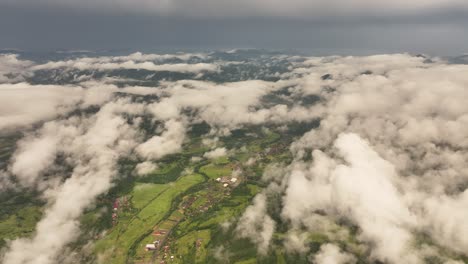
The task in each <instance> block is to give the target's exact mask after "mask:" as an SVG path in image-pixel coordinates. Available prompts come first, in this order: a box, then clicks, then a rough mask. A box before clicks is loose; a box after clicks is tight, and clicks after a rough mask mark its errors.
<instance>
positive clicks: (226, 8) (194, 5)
mask: <svg viewBox="0 0 468 264" xmlns="http://www.w3.org/2000/svg"><path fill="white" fill-rule="evenodd" d="M3 2H4V3H8V4H15V5H48V6H58V7H70V8H71V7H79V8H83V9H92V8H97V9H100V10H107V11H124V12H135V11H137V12H143V13H153V14H161V15H188V16H200V17H201V16H215V17H223V16H234V17H235V16H255V15H257V16H264V15H267V16H282V17H303V18H307V17H310V16H321V17H323V16H325V15H333V16H337V15H358V14H361V15H362V14H365V15H372V16H375V15H377V14H387V15H388V14H421V13H430V12H434V11H437V10H441V9H442V10H444V9H465V10H466V9H467V8H468V5H467V3H466V1H463V0H448V1H439V0H417V1H411V2H408V1H403V0H396V1H378V2H376V1H371V0H351V1H342V0H332V1H324V0H314V1H306V0H293V1H289V2H287V3H286V2H284V1H278V0H254V1H248V0H241V1H236V2H232V1H227V0H221V1H219V0H217V1H216V0H195V1H185V0H163V1H147V0H137V1H128V0H118V1H110V0H98V1H91V0H86V1H65V0H41V1H31V0H20V1H18V0H3Z"/></svg>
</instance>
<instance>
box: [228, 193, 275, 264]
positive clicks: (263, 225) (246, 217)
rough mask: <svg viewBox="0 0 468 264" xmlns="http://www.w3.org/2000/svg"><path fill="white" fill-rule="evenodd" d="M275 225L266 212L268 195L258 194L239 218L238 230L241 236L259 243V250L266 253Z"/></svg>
mask: <svg viewBox="0 0 468 264" xmlns="http://www.w3.org/2000/svg"><path fill="white" fill-rule="evenodd" d="M275 226H276V224H275V222H274V221H273V219H271V217H270V216H268V215H267V214H266V196H265V195H264V194H258V195H257V196H256V197H255V198H254V201H253V204H252V205H250V206H249V207H247V209H246V210H245V212H244V213H243V215H242V216H241V218H240V219H239V222H238V224H237V227H236V230H237V232H238V236H239V237H243V238H249V239H250V240H251V241H253V242H254V243H255V244H256V245H257V249H258V252H259V253H260V254H263V255H264V254H266V253H267V252H268V248H269V245H270V241H271V238H272V236H273V232H274V231H275Z"/></svg>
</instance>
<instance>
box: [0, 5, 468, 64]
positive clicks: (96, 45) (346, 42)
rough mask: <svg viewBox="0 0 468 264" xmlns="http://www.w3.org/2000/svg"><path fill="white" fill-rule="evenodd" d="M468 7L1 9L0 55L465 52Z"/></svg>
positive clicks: (181, 6)
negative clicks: (65, 51)
mask: <svg viewBox="0 0 468 264" xmlns="http://www.w3.org/2000/svg"><path fill="white" fill-rule="evenodd" d="M467 28H468V1H465V0H413V1H407V0H393V1H375V0H317V1H310V0H290V1H279V0H240V1H226V0H190V1H189V0H172V1H171V0H160V1H155V0H152V1H150V0H114V1H111V0H80V1H78V0H0V48H18V49H25V50H54V49H90V50H99V49H129V50H143V51H147V50H153V49H154V50H157V49H162V48H172V49H213V48H270V49H299V50H304V51H308V52H311V53H316V54H320V55H321V54H368V53H383V52H413V53H431V54H440V55H456V54H461V53H465V52H468V34H467V33H468V29H467Z"/></svg>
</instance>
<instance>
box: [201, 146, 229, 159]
mask: <svg viewBox="0 0 468 264" xmlns="http://www.w3.org/2000/svg"><path fill="white" fill-rule="evenodd" d="M226 155H227V151H226V148H217V149H213V150H212V151H208V152H206V153H205V154H203V157H205V158H208V159H217V158H220V157H224V156H226Z"/></svg>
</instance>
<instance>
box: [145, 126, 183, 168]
mask: <svg viewBox="0 0 468 264" xmlns="http://www.w3.org/2000/svg"><path fill="white" fill-rule="evenodd" d="M164 128H165V131H164V132H163V133H162V134H161V135H160V136H154V137H152V138H150V139H149V140H147V141H146V142H145V143H143V144H141V145H139V146H138V147H137V148H136V152H137V153H138V154H139V155H140V156H141V157H144V158H147V159H155V160H157V159H160V158H161V157H163V156H165V155H168V154H173V153H176V152H178V151H180V150H181V148H182V143H183V142H184V139H185V131H186V128H185V126H184V124H183V123H182V122H180V121H176V120H169V121H167V122H166V123H165V125H164Z"/></svg>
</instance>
